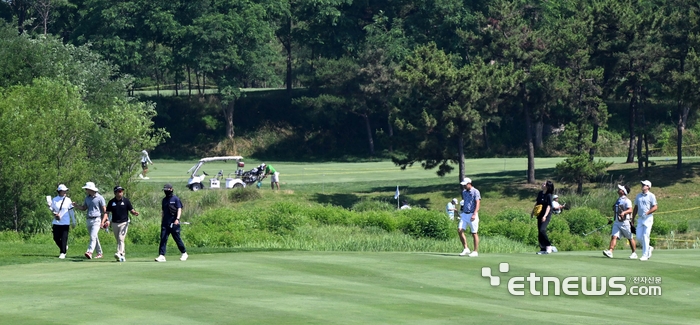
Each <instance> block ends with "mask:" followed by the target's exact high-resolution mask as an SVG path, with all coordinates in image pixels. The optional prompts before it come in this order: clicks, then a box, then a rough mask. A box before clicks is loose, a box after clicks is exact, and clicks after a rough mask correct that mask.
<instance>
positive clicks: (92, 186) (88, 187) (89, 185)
mask: <svg viewBox="0 0 700 325" xmlns="http://www.w3.org/2000/svg"><path fill="white" fill-rule="evenodd" d="M83 188H84V189H86V190H91V191H95V192H99V191H100V190H98V189H97V187H95V183H93V182H87V183H85V186H83Z"/></svg>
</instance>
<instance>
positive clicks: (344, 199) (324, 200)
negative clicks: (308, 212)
mask: <svg viewBox="0 0 700 325" xmlns="http://www.w3.org/2000/svg"><path fill="white" fill-rule="evenodd" d="M312 199H313V200H314V201H316V202H318V203H321V204H332V205H335V206H342V207H343V208H346V209H350V208H351V207H352V206H353V205H355V203H357V202H359V201H360V197H359V196H357V195H356V194H351V193H336V194H322V193H316V194H314V195H313V198H312Z"/></svg>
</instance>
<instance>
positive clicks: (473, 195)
mask: <svg viewBox="0 0 700 325" xmlns="http://www.w3.org/2000/svg"><path fill="white" fill-rule="evenodd" d="M459 184H460V185H462V187H463V188H462V199H463V200H464V204H463V205H462V212H461V213H460V214H459V217H460V220H459V227H458V228H457V232H458V233H459V240H460V241H461V242H462V245H463V246H464V250H463V251H462V252H461V253H460V254H459V255H460V256H464V255H467V254H468V255H469V257H477V256H479V253H478V250H479V234H478V231H479V208H481V193H480V192H479V190H477V189H476V188H475V187H474V186H472V180H471V179H469V178H465V179H464V180H462V181H461V182H460V183H459ZM467 228H469V229H470V230H471V233H472V237H473V238H474V251H471V252H470V251H469V246H468V245H467V237H466V236H465V235H464V231H465V230H466V229H467Z"/></svg>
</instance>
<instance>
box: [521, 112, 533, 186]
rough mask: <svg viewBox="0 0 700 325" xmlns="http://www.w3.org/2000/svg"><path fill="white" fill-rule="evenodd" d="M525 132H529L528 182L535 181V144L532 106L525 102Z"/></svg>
mask: <svg viewBox="0 0 700 325" xmlns="http://www.w3.org/2000/svg"><path fill="white" fill-rule="evenodd" d="M524 109H525V131H526V132H525V133H527V183H528V184H534V183H535V145H534V143H533V141H532V120H530V107H529V106H528V105H527V104H525V105H524Z"/></svg>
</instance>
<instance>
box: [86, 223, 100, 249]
mask: <svg viewBox="0 0 700 325" xmlns="http://www.w3.org/2000/svg"><path fill="white" fill-rule="evenodd" d="M86 224H87V231H88V233H89V234H90V243H89V244H88V248H87V251H88V252H89V253H92V252H93V251H95V248H97V250H96V251H95V252H96V253H97V254H102V245H100V238H99V237H98V236H97V234H98V233H99V232H100V225H101V224H102V218H88V219H87V222H86Z"/></svg>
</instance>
